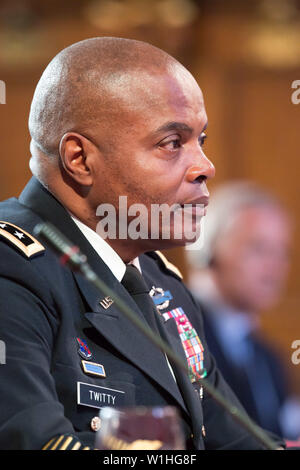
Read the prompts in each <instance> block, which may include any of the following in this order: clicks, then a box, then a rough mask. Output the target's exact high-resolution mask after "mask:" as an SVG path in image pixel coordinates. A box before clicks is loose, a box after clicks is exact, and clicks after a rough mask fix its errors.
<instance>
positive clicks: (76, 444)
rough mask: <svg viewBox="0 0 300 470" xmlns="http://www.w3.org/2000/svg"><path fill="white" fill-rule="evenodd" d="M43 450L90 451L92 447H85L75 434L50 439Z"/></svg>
mask: <svg viewBox="0 0 300 470" xmlns="http://www.w3.org/2000/svg"><path fill="white" fill-rule="evenodd" d="M42 450H90V447H87V446H84V445H83V444H82V443H81V442H80V440H79V439H78V437H77V436H74V435H73V434H61V435H59V436H55V437H53V438H52V439H50V441H48V442H47V444H45V445H44V447H43V448H42Z"/></svg>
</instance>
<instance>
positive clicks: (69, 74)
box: [29, 38, 214, 252]
mask: <svg viewBox="0 0 300 470" xmlns="http://www.w3.org/2000/svg"><path fill="white" fill-rule="evenodd" d="M206 124H207V116H206V112H205V107H204V102H203V96H202V93H201V91H200V89H199V87H198V85H197V83H196V81H195V80H194V78H193V77H192V76H191V74H190V73H189V72H188V71H187V70H186V69H185V68H184V67H183V66H182V65H181V64H180V63H178V62H177V61H176V60H175V59H174V58H172V57H171V56H169V55H168V54H166V53H165V52H163V51H161V50H160V49H158V48H156V47H154V46H151V45H149V44H146V43H144V42H140V41H134V40H128V39H120V38H93V39H88V40H85V41H81V42H79V43H77V44H74V45H72V46H70V47H68V48H66V49H64V50H63V51H62V52H60V53H59V54H58V55H57V56H56V57H55V58H54V59H53V60H52V62H51V63H50V64H49V65H48V67H47V68H46V70H45V72H44V74H43V75H42V77H41V79H40V82H39V84H38V85H37V88H36V91H35V94H34V98H33V101H32V106H31V112H30V117H29V129H30V133H31V137H32V143H31V150H32V160H31V169H32V171H33V173H34V174H35V175H36V176H37V177H38V178H39V179H40V180H41V181H42V182H43V184H45V185H46V186H47V187H48V188H49V189H50V191H52V192H53V194H54V195H55V196H56V197H57V198H58V199H59V200H61V202H62V203H63V204H64V205H65V206H66V207H67V208H68V209H69V210H70V211H71V212H73V213H74V215H76V216H77V217H78V218H80V219H81V220H83V222H85V223H87V224H88V225H90V226H91V227H92V228H94V229H95V227H96V225H97V217H96V210H97V207H98V206H99V205H100V204H104V203H106V204H112V205H113V206H115V207H116V208H117V207H118V201H119V196H121V195H122V196H127V198H128V201H127V204H128V206H131V205H132V204H134V203H140V204H144V205H145V206H147V207H150V205H151V204H163V203H166V204H168V205H172V204H176V203H177V204H180V205H183V204H185V203H190V202H192V203H202V204H207V199H208V193H207V189H206V185H205V180H206V179H207V178H209V177H211V176H213V174H214V168H213V165H212V164H211V163H210V161H209V160H208V159H207V158H206V157H205V155H204V153H203V150H202V143H203V140H204V129H205V127H206ZM156 243H157V246H155V245H156ZM174 243H177V244H182V243H184V240H183V241H181V242H179V241H174V240H172V241H171V243H170V240H169V241H166V242H165V245H166V246H172V244H174ZM122 244H125V242H122ZM158 246H159V247H163V246H162V241H161V240H160V241H156V242H155V243H154V242H153V241H150V240H148V241H145V240H143V241H141V240H136V241H135V243H134V247H135V249H136V248H137V247H139V251H140V252H142V251H147V249H153V248H156V247H158Z"/></svg>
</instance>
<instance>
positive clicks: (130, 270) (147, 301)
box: [121, 264, 202, 442]
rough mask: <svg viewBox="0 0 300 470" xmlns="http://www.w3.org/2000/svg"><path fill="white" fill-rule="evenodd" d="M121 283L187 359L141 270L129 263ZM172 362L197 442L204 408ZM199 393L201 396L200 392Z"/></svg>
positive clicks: (148, 319) (158, 331)
mask: <svg viewBox="0 0 300 470" xmlns="http://www.w3.org/2000/svg"><path fill="white" fill-rule="evenodd" d="M121 283H122V284H123V286H124V287H125V289H127V291H128V293H129V294H130V295H131V296H132V298H133V300H134V301H135V302H136V304H137V306H138V307H139V309H140V311H141V312H142V314H143V315H144V318H145V320H146V321H147V323H148V325H149V326H150V327H151V328H152V329H154V330H155V331H156V332H157V333H158V334H159V335H160V336H161V337H162V339H163V340H165V341H166V342H167V343H168V344H169V345H170V346H171V347H172V349H173V350H174V351H175V352H176V353H177V354H178V355H181V356H182V358H183V359H185V354H184V351H183V348H182V346H181V341H180V338H179V335H178V332H177V326H176V324H175V322H174V325H172V324H170V325H169V326H172V331H171V332H170V331H168V328H167V325H166V324H163V322H162V321H161V318H160V317H159V313H158V312H157V310H156V307H155V305H154V302H153V300H152V299H151V297H150V295H149V290H150V289H149V288H148V287H147V284H146V282H145V280H144V278H143V276H142V275H141V273H140V272H139V270H138V269H137V268H136V267H135V266H133V265H132V264H128V265H127V268H126V272H125V275H124V277H123V279H122V281H121ZM169 322H171V320H169ZM167 323H168V322H167ZM170 333H171V334H170ZM166 359H167V358H166ZM170 363H171V367H170V369H171V371H172V374H175V377H176V382H177V385H178V387H179V390H180V392H181V395H182V397H183V400H184V401H185V404H186V407H187V409H188V410H189V415H190V419H191V421H192V428H193V430H194V431H193V432H194V436H195V439H196V441H195V442H197V440H198V439H199V437H200V435H201V432H202V428H201V426H200V424H202V423H201V416H202V408H201V404H200V400H199V398H197V397H196V394H195V390H194V387H193V386H192V385H191V383H190V380H189V378H188V375H187V374H186V373H184V372H183V371H182V370H181V369H180V367H178V366H177V365H176V364H175V363H173V362H172V361H170ZM197 395H198V397H199V394H198V393H197Z"/></svg>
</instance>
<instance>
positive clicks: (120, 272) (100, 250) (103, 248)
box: [70, 214, 141, 282]
mask: <svg viewBox="0 0 300 470" xmlns="http://www.w3.org/2000/svg"><path fill="white" fill-rule="evenodd" d="M70 216H71V218H72V220H73V222H74V223H75V224H76V225H77V227H78V228H79V230H80V231H81V232H82V234H83V235H84V237H85V238H86V239H87V240H88V242H89V243H90V244H91V245H92V247H93V248H94V250H95V251H96V253H97V254H98V255H99V256H100V258H102V260H103V261H104V263H105V264H106V265H107V267H108V268H109V269H110V270H111V272H112V273H113V275H114V276H115V277H116V278H117V280H118V281H119V282H121V280H122V279H123V277H124V274H125V271H126V264H125V263H124V261H123V260H122V259H121V258H120V256H119V255H118V253H117V252H116V251H115V250H114V249H113V248H112V247H111V246H110V245H109V244H108V243H107V242H106V241H105V240H104V238H102V237H101V236H100V235H99V234H98V233H97V232H95V231H94V230H92V229H91V228H90V227H88V226H87V225H85V224H84V223H83V222H81V221H80V220H78V219H77V218H76V217H75V216H74V215H73V214H70ZM130 263H131V264H133V265H134V266H135V267H136V268H137V269H138V270H139V271H140V272H141V266H140V262H139V258H138V257H137V258H135V259H134V260H132V261H131V262H130Z"/></svg>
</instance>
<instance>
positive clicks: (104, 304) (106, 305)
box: [99, 297, 114, 310]
mask: <svg viewBox="0 0 300 470" xmlns="http://www.w3.org/2000/svg"><path fill="white" fill-rule="evenodd" d="M99 303H100V305H101V306H102V307H103V308H105V310H107V309H108V308H109V307H110V306H111V304H113V303H114V301H113V299H112V298H111V297H104V299H102V300H100V302H99Z"/></svg>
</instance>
